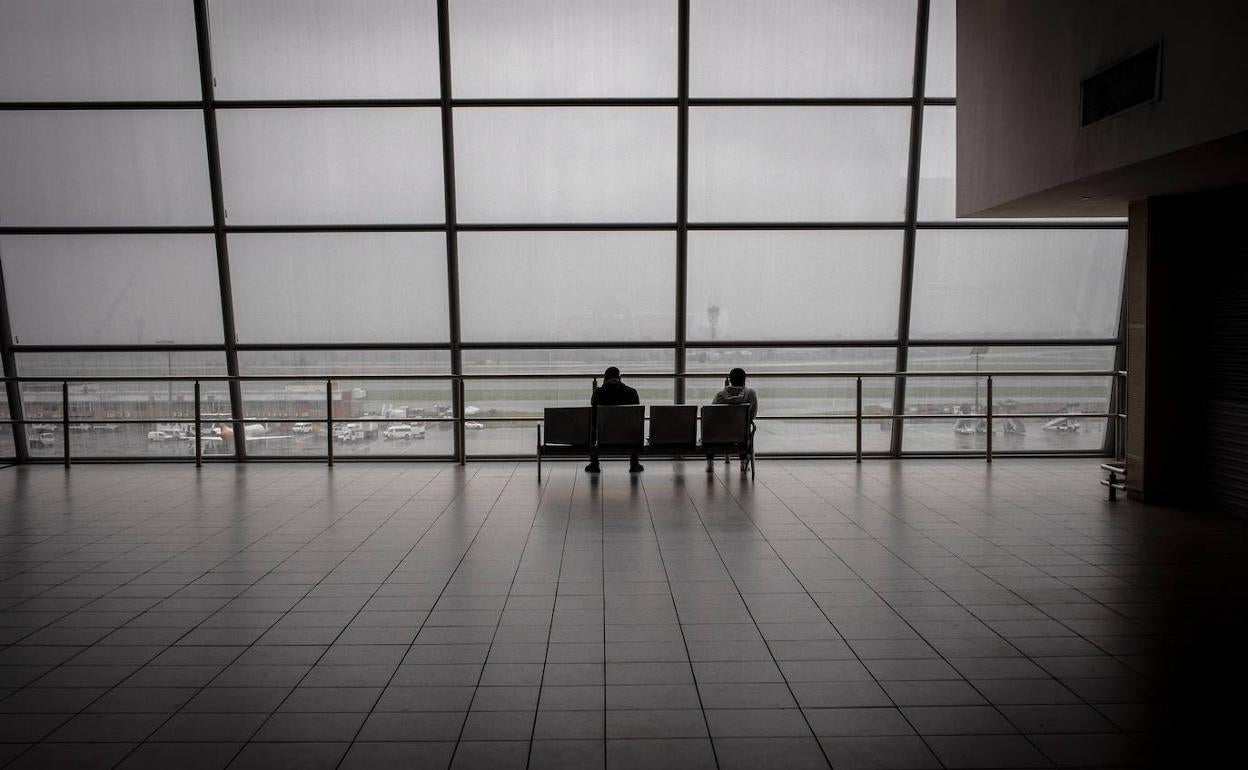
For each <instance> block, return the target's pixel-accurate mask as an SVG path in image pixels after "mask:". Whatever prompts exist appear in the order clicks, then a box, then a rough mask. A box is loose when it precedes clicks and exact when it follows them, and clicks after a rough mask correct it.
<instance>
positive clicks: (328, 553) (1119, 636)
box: [0, 460, 1248, 770]
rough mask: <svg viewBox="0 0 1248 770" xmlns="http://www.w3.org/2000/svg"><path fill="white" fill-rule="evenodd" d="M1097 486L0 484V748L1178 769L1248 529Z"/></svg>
mask: <svg viewBox="0 0 1248 770" xmlns="http://www.w3.org/2000/svg"><path fill="white" fill-rule="evenodd" d="M1097 478H1098V473H1097V463H1096V462H1095V461H1087V460H1061V461H1056V460H1003V461H1000V462H998V463H996V464H995V465H993V466H991V467H989V466H986V465H985V464H984V463H982V462H979V461H950V460H931V461H920V460H907V461H904V462H893V461H874V462H868V463H866V464H864V465H861V466H857V465H854V464H853V463H852V462H846V461H827V462H823V461H819V462H816V461H807V462H787V463H786V462H763V463H760V470H759V472H758V477H757V480H756V481H754V482H753V483H751V482H748V481H745V480H743V479H741V478H740V477H739V475H738V474H737V473H736V469H735V466H733V467H732V468H731V469H727V470H726V469H725V468H724V466H723V465H720V466H719V468H718V472H717V473H716V474H715V475H713V476H708V475H706V474H705V473H704V472H703V471H702V468H701V466H700V464H698V463H689V464H680V463H676V464H672V463H661V462H657V461H651V462H649V469H648V470H647V471H646V473H645V474H644V476H642V477H633V478H630V477H629V476H628V474H627V473H626V472H625V471H624V468H623V466H621V465H620V464H619V463H609V464H607V466H606V471H605V472H604V473H603V474H602V476H601V477H600V478H595V477H590V476H587V475H585V474H583V473H580V472H579V465H573V464H568V463H563V464H556V465H555V466H554V467H553V471H552V473H551V474H550V475H549V477H548V478H547V481H546V483H545V484H544V485H543V486H542V487H540V488H539V486H538V485H537V483H536V481H535V478H534V469H533V465H532V464H529V463H521V464H512V463H496V464H480V465H470V466H468V467H467V468H459V467H456V466H453V465H435V464H413V465H409V464H384V465H383V464H376V465H339V466H338V467H337V468H334V469H333V470H332V471H331V470H328V469H326V468H325V467H323V466H320V465H295V464H291V465H277V464H273V465H268V464H253V465H248V466H235V465H217V466H210V467H206V468H204V469H203V470H201V471H196V470H194V469H193V468H189V467H184V466H171V465H130V466H124V465H122V466H76V467H74V468H73V469H71V470H69V471H65V470H63V469H61V468H57V467H26V468H17V469H14V468H10V469H4V470H0V511H2V514H0V515H2V518H0V524H2V527H3V528H2V530H0V552H2V553H3V563H2V566H0V609H2V610H3V613H2V616H0V617H2V621H3V623H2V626H0V644H3V645H5V646H4V647H3V649H2V650H0V765H5V766H7V767H13V768H29V767H64V768H76V769H81V770H89V769H90V768H110V767H122V768H140V767H143V768H188V769H197V768H204V769H208V768H223V767H226V766H229V767H231V768H309V769H315V768H386V767H403V768H446V767H455V768H468V767H481V768H498V769H500V770H502V769H505V768H512V767H515V768H523V767H529V768H552V767H567V768H593V767H602V766H604V765H605V766H606V767H610V768H667V767H670V768H688V769H689V770H693V769H695V768H713V767H717V766H718V767H720V768H768V767H775V768H808V767H809V768H823V767H827V766H828V765H829V764H831V765H832V766H833V767H835V768H838V770H839V769H841V768H926V767H942V766H943V767H1049V766H1072V767H1073V766H1078V767H1086V766H1122V765H1138V764H1145V763H1146V762H1147V761H1148V760H1149V759H1154V760H1156V761H1157V763H1158V764H1159V765H1166V766H1171V767H1179V766H1192V767H1196V766H1202V765H1201V764H1200V762H1199V761H1196V760H1199V758H1200V757H1201V755H1202V753H1203V754H1207V755H1208V756H1209V757H1212V756H1213V754H1212V752H1215V751H1219V750H1221V749H1223V748H1226V747H1228V746H1235V747H1238V735H1237V733H1238V732H1240V731H1242V724H1241V721H1242V720H1241V717H1242V714H1243V708H1242V705H1240V706H1238V707H1231V708H1229V709H1228V708H1227V707H1225V706H1224V702H1223V700H1222V698H1221V696H1222V695H1223V694H1224V693H1233V694H1235V695H1236V701H1235V702H1236V703H1237V704H1242V703H1243V697H1244V691H1243V690H1242V689H1239V688H1240V685H1241V684H1242V682H1243V680H1244V677H1243V675H1242V671H1243V664H1242V663H1240V662H1239V660H1240V657H1239V655H1238V654H1237V653H1238V652H1239V651H1240V648H1239V643H1240V641H1241V640H1242V638H1243V635H1242V630H1241V629H1242V624H1243V622H1244V620H1243V616H1244V615H1245V612H1244V609H1245V606H1246V605H1245V604H1244V603H1243V601H1242V596H1241V594H1240V590H1241V587H1242V586H1243V585H1244V582H1245V581H1244V576H1245V573H1246V572H1248V567H1245V564H1244V558H1243V557H1244V556H1245V555H1246V554H1248V523H1245V522H1240V521H1237V520H1233V519H1227V518H1223V517H1220V516H1217V515H1214V514H1187V513H1179V512H1176V511H1168V510H1159V509H1147V508H1143V507H1141V506H1137V505H1135V504H1133V503H1129V502H1119V503H1117V504H1109V503H1106V502H1104V500H1103V497H1102V488H1101V487H1100V486H1099V485H1098V484H1097ZM1171 706H1173V707H1175V708H1170V707H1171ZM1189 759H1190V760H1193V761H1196V763H1195V764H1189V763H1188V762H1187V760H1189Z"/></svg>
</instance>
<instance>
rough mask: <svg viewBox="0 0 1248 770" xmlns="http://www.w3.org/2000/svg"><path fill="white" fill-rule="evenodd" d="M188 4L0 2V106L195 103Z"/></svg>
mask: <svg viewBox="0 0 1248 770" xmlns="http://www.w3.org/2000/svg"><path fill="white" fill-rule="evenodd" d="M194 11H195V7H194V5H193V4H192V3H189V2H185V3H174V2H153V0H0V101H12V102H27V101H29V102H48V101H65V102H86V101H138V100H149V99H150V100H158V99H159V100H169V99H199V96H200V93H199V56H198V51H197V48H196V45H195V13H194Z"/></svg>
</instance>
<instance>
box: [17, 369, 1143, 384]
mask: <svg viewBox="0 0 1248 770" xmlns="http://www.w3.org/2000/svg"><path fill="white" fill-rule="evenodd" d="M627 376H628V378H629V379H672V378H679V379H715V378H719V379H722V378H723V376H724V375H723V373H722V372H628V373H627ZM1125 376H1126V372H1122V371H1115V370H1112V369H1111V370H1102V369H1095V370H1090V369H1089V370H1085V369H1065V370H1063V369H1035V370H1029V369H1016V370H1000V371H980V372H968V371H965V370H953V371H936V370H933V371H913V372H886V371H845V370H840V371H814V372H811V371H798V372H751V373H750V379H754V380H756V379H791V378H795V377H796V378H806V377H818V378H836V379H853V378H856V377H862V378H864V379H895V378H898V377H933V378H935V377H947V378H970V379H983V378H985V377H1125ZM595 377H602V372H549V373H537V372H517V373H515V374H508V373H505V372H480V373H464V374H410V373H395V374H334V373H323V374H237V375H233V376H231V375H227V374H174V375H151V374H136V375H132V376H126V375H113V374H110V375H83V376H72V377H66V376H59V377H58V376H51V375H36V376H16V377H0V380H3V381H4V382H18V383H22V382H56V383H60V382H148V381H150V382H301V381H302V382H321V381H324V380H335V381H339V382H343V381H357V380H365V381H367V380H414V381H418V380H448V381H456V380H459V381H466V380H568V379H576V380H588V379H592V378H595Z"/></svg>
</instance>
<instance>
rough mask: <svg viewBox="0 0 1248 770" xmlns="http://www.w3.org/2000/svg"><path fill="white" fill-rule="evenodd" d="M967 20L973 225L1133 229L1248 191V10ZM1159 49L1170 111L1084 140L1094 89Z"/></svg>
mask: <svg viewBox="0 0 1248 770" xmlns="http://www.w3.org/2000/svg"><path fill="white" fill-rule="evenodd" d="M957 9H958V19H957V27H958V29H957V36H958V53H957V62H958V132H957V133H958V135H957V146H958V165H957V180H958V183H957V184H958V189H957V209H958V215H959V216H970V215H973V214H974V215H982V216H994V215H996V216H1011V215H1012V216H1045V215H1050V216H1055V215H1076V216H1077V215H1089V216H1092V215H1097V216H1125V215H1126V213H1127V203H1128V202H1129V201H1131V200H1140V199H1143V198H1146V197H1149V196H1152V195H1163V194H1173V193H1182V192H1190V191H1196V190H1204V189H1215V188H1218V187H1225V186H1229V185H1234V184H1243V183H1246V182H1248V0H1183V1H1181V2H1180V1H1179V0H1169V1H1167V0H958V6H957ZM1158 40H1161V41H1162V84H1161V99H1160V100H1159V101H1157V102H1154V103H1151V104H1147V105H1143V106H1139V107H1135V108H1133V109H1131V110H1129V111H1126V112H1123V113H1121V114H1119V115H1116V116H1113V117H1110V118H1108V119H1106V120H1103V121H1101V122H1099V123H1096V124H1093V125H1091V126H1088V127H1086V128H1080V126H1079V122H1080V121H1079V82H1080V80H1082V79H1083V78H1085V77H1087V76H1088V75H1091V74H1093V73H1095V72H1097V71H1098V70H1101V69H1103V68H1104V67H1106V66H1108V65H1110V64H1113V63H1114V62H1116V61H1118V60H1120V59H1122V58H1123V57H1125V56H1127V55H1130V54H1132V53H1135V52H1137V51H1139V50H1142V49H1144V48H1147V47H1148V46H1149V45H1151V44H1153V43H1154V42H1156V41H1158ZM1085 197H1086V198H1088V199H1087V200H1085Z"/></svg>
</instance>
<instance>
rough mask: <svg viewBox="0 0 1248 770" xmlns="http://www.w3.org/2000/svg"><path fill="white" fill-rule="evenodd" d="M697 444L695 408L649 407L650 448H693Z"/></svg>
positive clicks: (696, 414)
mask: <svg viewBox="0 0 1248 770" xmlns="http://www.w3.org/2000/svg"><path fill="white" fill-rule="evenodd" d="M697 443H698V408H697V407H696V406H683V405H682V406H671V405H666V406H652V407H650V446H670V447H679V446H690V447H691V446H694V445H696V444H697Z"/></svg>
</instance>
